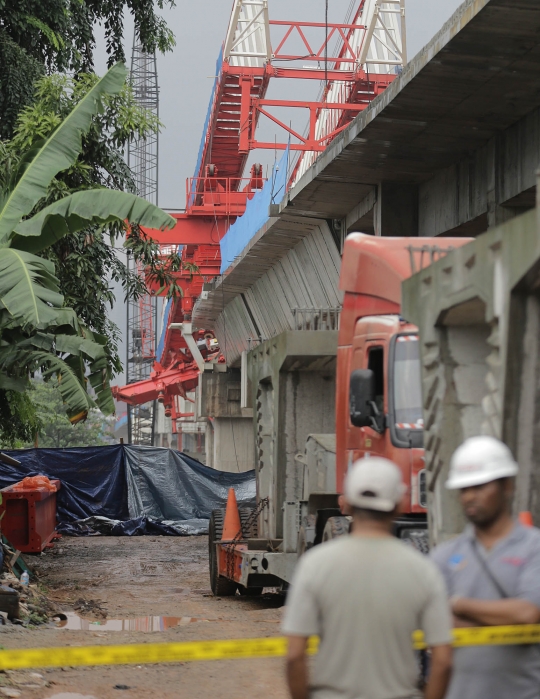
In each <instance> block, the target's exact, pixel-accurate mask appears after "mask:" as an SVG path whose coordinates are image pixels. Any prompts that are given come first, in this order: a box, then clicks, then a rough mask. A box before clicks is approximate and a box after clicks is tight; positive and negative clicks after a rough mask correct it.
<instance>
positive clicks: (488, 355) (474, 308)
mask: <svg viewBox="0 0 540 699" xmlns="http://www.w3.org/2000/svg"><path fill="white" fill-rule="evenodd" d="M539 271H540V228H539V225H538V220H537V213H536V211H531V212H529V213H526V214H523V215H521V216H519V217H516V218H513V219H512V220H511V221H508V222H506V223H504V224H502V225H501V226H498V227H495V228H494V229H493V230H491V231H489V232H487V233H484V234H483V235H481V236H479V237H478V238H477V239H476V240H475V241H473V242H472V243H470V244H468V245H466V246H464V247H463V248H460V249H458V250H455V251H453V252H451V253H449V254H448V255H446V257H444V258H443V259H442V260H440V261H438V262H436V263H435V264H433V265H430V266H429V267H426V268H425V269H424V270H422V271H421V272H419V273H418V274H416V275H414V276H413V277H411V279H409V280H407V281H406V282H404V284H403V313H404V315H405V316H406V317H407V318H408V319H409V320H411V321H412V322H414V323H415V324H416V325H418V327H419V332H420V340H421V343H420V347H421V358H422V377H423V398H424V424H425V450H426V469H427V472H428V491H429V501H430V509H431V517H432V519H431V524H432V534H433V538H434V539H435V540H436V541H439V540H443V539H445V538H447V537H449V536H452V535H454V534H456V533H457V532H459V531H460V530H461V528H462V523H463V520H462V517H461V512H460V508H459V506H458V502H457V495H456V494H455V493H452V492H448V491H447V490H446V489H445V487H444V482H445V480H446V476H447V473H448V466H449V460H450V457H451V455H452V453H453V451H454V450H455V449H456V448H457V446H459V444H460V443H461V442H462V441H463V439H464V438H466V437H468V436H473V435H477V434H490V435H493V436H495V437H498V438H502V439H503V440H504V441H505V442H506V443H507V444H508V445H509V446H510V448H511V449H512V450H513V452H514V454H515V456H516V457H517V458H518V460H519V463H520V466H521V472H520V476H519V479H518V492H517V498H516V509H519V510H521V509H526V510H531V511H532V513H533V517H534V519H535V522H536V524H540V499H539V497H538V489H537V486H538V485H540V483H539V482H538V481H539V480H540V461H539V457H538V454H539V451H538V448H537V447H538V446H540V445H539V444H537V437H536V435H537V434H538V430H537V425H538V424H539V422H540V411H539V407H540V380H539V378H540V377H539V363H538V347H539V340H540V332H539V328H540V307H539V301H538V285H539V281H540V274H539Z"/></svg>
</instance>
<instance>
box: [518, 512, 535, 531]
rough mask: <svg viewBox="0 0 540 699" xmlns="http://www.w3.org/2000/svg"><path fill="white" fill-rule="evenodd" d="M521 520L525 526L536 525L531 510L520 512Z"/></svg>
mask: <svg viewBox="0 0 540 699" xmlns="http://www.w3.org/2000/svg"><path fill="white" fill-rule="evenodd" d="M519 521H520V524H523V526H524V527H534V522H533V518H532V514H531V513H530V512H520V513H519Z"/></svg>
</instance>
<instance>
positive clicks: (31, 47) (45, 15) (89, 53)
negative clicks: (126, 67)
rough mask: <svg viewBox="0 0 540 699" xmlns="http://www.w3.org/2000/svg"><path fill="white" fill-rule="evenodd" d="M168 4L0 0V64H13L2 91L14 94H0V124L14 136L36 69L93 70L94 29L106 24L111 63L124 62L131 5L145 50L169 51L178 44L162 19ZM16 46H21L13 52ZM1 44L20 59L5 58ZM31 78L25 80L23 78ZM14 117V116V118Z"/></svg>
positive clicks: (160, 0)
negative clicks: (14, 110)
mask: <svg viewBox="0 0 540 699" xmlns="http://www.w3.org/2000/svg"><path fill="white" fill-rule="evenodd" d="M164 7H174V0H158V1H157V2H154V0H128V2H125V0H45V1H44V0H0V66H2V72H3V71H4V66H6V65H9V66H10V68H9V71H10V76H9V77H8V80H7V81H4V80H2V78H1V77H0V80H1V82H0V89H2V91H3V92H4V89H5V90H6V92H7V93H10V95H11V99H7V100H6V93H4V94H3V95H2V96H0V123H1V124H2V125H3V128H4V132H3V133H2V134H0V137H2V138H6V137H10V135H11V134H10V132H9V127H10V126H11V127H12V126H13V125H14V118H13V116H14V115H13V113H12V107H13V105H16V104H17V98H19V100H18V101H19V103H20V104H21V105H24V104H27V103H28V101H29V99H28V97H29V96H28V91H31V89H32V79H33V78H35V77H36V74H35V72H34V71H35V70H39V69H40V68H41V69H44V68H46V69H47V71H48V72H50V73H52V72H61V73H64V72H67V71H70V72H74V73H81V72H89V71H91V70H92V69H93V51H94V47H95V43H96V41H95V27H96V26H97V25H98V24H101V25H103V26H104V27H105V37H106V42H107V54H108V60H109V66H112V65H113V64H114V63H116V62H118V61H125V59H126V57H125V52H124V47H123V40H124V12H125V9H126V8H127V9H128V11H129V12H130V13H131V15H132V16H133V18H134V20H135V31H136V33H137V35H138V36H139V37H140V40H141V42H142V46H143V49H144V50H146V51H148V52H150V53H152V52H154V51H161V52H166V51H168V50H170V49H171V48H172V47H173V46H174V36H173V34H172V32H171V30H170V29H169V28H168V27H167V25H166V23H165V21H164V20H163V18H162V17H160V16H159V15H158V14H156V11H155V8H157V9H158V10H160V9H163V8H164ZM14 46H16V47H18V48H19V49H20V51H19V52H16V53H14V51H15V49H14ZM2 47H4V50H7V51H10V52H11V53H10V54H6V55H11V57H12V58H13V57H15V58H16V59H17V60H16V62H13V63H11V64H8V63H6V62H3V61H2V55H3V54H2V50H3V49H2ZM25 77H26V78H30V80H29V82H26V83H25V82H24V78H25ZM10 117H11V118H10Z"/></svg>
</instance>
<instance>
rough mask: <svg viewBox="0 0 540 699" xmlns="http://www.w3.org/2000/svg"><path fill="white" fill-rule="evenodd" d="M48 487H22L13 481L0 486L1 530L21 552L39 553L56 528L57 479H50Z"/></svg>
mask: <svg viewBox="0 0 540 699" xmlns="http://www.w3.org/2000/svg"><path fill="white" fill-rule="evenodd" d="M50 483H51V484H52V485H53V486H55V490H54V491H53V490H51V489H50V487H49V488H47V487H41V488H35V487H33V488H23V487H21V483H15V484H14V485H10V486H9V487H7V488H3V489H2V490H1V491H0V492H1V493H2V504H1V505H0V514H3V513H5V514H4V515H3V517H2V520H1V527H2V534H3V535H4V536H5V537H6V539H7V540H8V541H9V543H10V544H11V545H12V546H14V547H15V548H16V549H18V550H19V551H22V552H23V553H41V551H43V549H44V548H45V547H46V546H47V544H49V543H50V542H51V540H52V539H53V538H54V536H55V532H56V491H58V490H60V481H58V480H52V481H50Z"/></svg>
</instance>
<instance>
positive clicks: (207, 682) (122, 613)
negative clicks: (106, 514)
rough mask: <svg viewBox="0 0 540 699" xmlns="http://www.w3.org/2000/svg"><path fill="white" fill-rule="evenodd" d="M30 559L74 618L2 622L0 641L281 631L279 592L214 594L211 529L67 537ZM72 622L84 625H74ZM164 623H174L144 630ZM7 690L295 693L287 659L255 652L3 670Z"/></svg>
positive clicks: (2, 686)
mask: <svg viewBox="0 0 540 699" xmlns="http://www.w3.org/2000/svg"><path fill="white" fill-rule="evenodd" d="M31 562H32V563H34V564H37V569H38V572H39V575H40V584H41V585H43V586H44V588H45V589H46V592H47V595H48V596H49V597H50V598H51V599H52V600H53V601H54V602H55V603H56V604H57V605H58V607H59V609H62V610H63V611H64V612H66V613H69V615H68V616H69V618H68V621H67V622H66V625H65V626H64V627H63V628H56V627H54V626H53V625H52V624H51V625H50V626H40V627H37V628H34V629H31V628H30V629H28V628H22V627H20V626H13V625H11V624H8V625H7V626H0V645H1V646H3V647H4V648H6V649H12V648H43V647H50V648H51V652H54V650H52V649H53V648H54V647H55V646H83V645H97V644H118V643H152V642H168V641H189V640H206V639H223V638H242V637H265V636H277V635H279V633H280V627H279V623H280V620H281V616H282V605H283V599H282V597H281V596H279V595H265V596H263V597H261V598H246V597H240V596H236V597H234V598H221V599H219V598H214V597H213V596H212V595H211V592H210V586H209V580H208V563H207V538H206V537H202V536H198V537H188V538H181V537H178V538H176V537H134V538H128V537H90V538H80V539H72V538H63V539H62V540H61V541H60V542H58V543H57V544H56V545H55V548H54V550H53V551H49V552H47V553H46V554H44V555H42V556H40V557H32V559H31ZM76 610H78V611H76ZM71 613H73V615H72V614H71ZM76 614H78V615H80V616H81V617H83V619H86V620H88V621H90V622H96V621H99V622H100V625H99V626H98V625H96V624H89V623H84V622H82V623H81V622H80V621H79V618H78V617H77V616H76ZM147 617H151V618H147ZM157 617H168V618H169V619H168V620H164V619H159V618H157ZM170 617H176V618H177V619H173V620H171V619H170ZM111 620H128V621H123V622H122V621H116V622H113V621H111ZM176 624H178V625H176ZM71 626H79V627H85V628H82V629H80V630H77V629H73V630H72V629H71V628H70V627H71ZM166 626H171V628H167V629H166V630H164V631H155V632H145V631H144V630H138V629H148V628H152V627H153V628H160V627H162V628H163V627H166ZM115 628H119V629H130V630H113V629H115ZM133 629H137V630H133ZM31 672H37V673H38V674H39V675H41V677H39V676H35V675H32V674H31ZM45 684H46V685H47V686H44V685H45ZM25 685H32V687H28V686H25ZM17 692H20V694H18V693H17ZM2 696H20V697H22V699H25V698H26V697H28V698H32V699H53V698H54V699H113V698H114V699H142V698H143V697H156V698H158V697H159V699H172V698H173V697H174V698H175V699H176V698H182V699H188V698H190V699H191V698H193V699H195V698H197V699H206V698H207V697H208V698H210V697H219V698H220V699H242V698H243V697H253V696H261V697H265V698H266V697H268V698H269V699H285V698H286V697H287V696H288V695H287V692H286V688H285V681H284V671H283V661H282V660H281V659H253V660H227V661H212V662H193V663H183V664H175V665H169V664H161V665H147V666H133V665H132V666H108V667H98V668H67V667H66V668H58V669H51V670H39V669H37V670H35V671H25V672H22V671H21V672H8V673H2V674H0V698H1V697H2Z"/></svg>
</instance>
